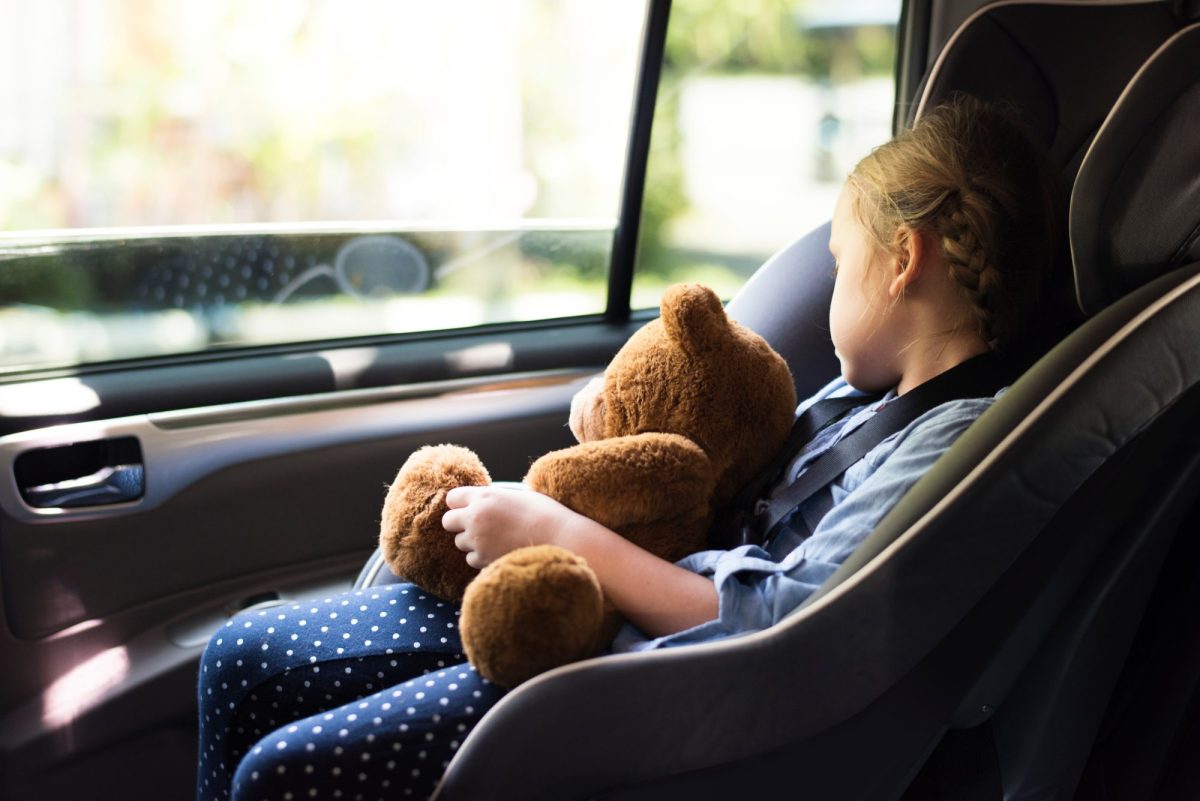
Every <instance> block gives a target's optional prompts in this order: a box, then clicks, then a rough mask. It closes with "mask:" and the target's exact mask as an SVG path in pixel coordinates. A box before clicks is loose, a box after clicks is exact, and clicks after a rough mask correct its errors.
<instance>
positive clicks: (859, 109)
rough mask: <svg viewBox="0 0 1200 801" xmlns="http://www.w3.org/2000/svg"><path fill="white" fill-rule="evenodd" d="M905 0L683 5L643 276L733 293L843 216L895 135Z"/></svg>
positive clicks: (666, 76) (687, 1) (642, 244)
mask: <svg viewBox="0 0 1200 801" xmlns="http://www.w3.org/2000/svg"><path fill="white" fill-rule="evenodd" d="M899 15H900V2H899V0H838V2H829V1H828V0H743V1H742V2H738V3H724V2H715V1H714V0H674V2H673V3H672V7H671V19H670V23H669V26H668V29H667V42H666V52H665V55H664V61H663V75H662V80H661V82H660V85H659V91H658V100H657V106H656V108H655V116H654V127H653V131H652V133H651V145H650V157H649V161H648V163H647V168H646V169H647V175H646V194H645V199H644V209H643V213H642V223H641V231H640V235H639V239H640V241H639V247H638V264H637V272H636V274H635V276H634V295H633V299H632V301H633V305H634V307H635V308H644V307H652V306H655V305H657V304H658V300H659V297H660V296H661V294H662V290H663V288H664V287H666V286H667V285H668V284H670V283H674V282H676V281H680V280H698V281H702V282H704V283H708V284H710V285H711V286H713V287H714V288H715V289H717V291H718V292H720V293H721V294H722V295H723V296H724V297H726V298H728V297H731V296H732V295H733V294H734V292H735V291H736V290H737V289H738V287H740V286H741V284H742V283H743V282H744V281H745V280H746V278H748V277H749V275H750V274H751V273H752V272H754V270H755V269H757V268H758V267H759V266H760V265H761V264H762V263H763V262H764V261H765V260H766V259H767V258H768V257H769V256H770V255H771V254H772V253H774V252H775V251H776V250H779V249H780V248H782V247H783V246H785V245H787V244H788V243H790V242H791V241H792V240H794V239H796V238H798V237H799V236H801V235H802V234H804V233H805V232H806V231H808V230H810V229H811V228H813V227H815V226H816V225H819V224H821V223H823V222H825V221H826V220H828V219H829V218H830V217H831V216H832V215H833V207H834V203H835V201H836V199H837V195H838V192H839V191H840V189H841V184H842V181H843V180H844V179H845V176H846V175H847V174H848V173H849V171H850V170H851V169H852V168H853V166H854V164H855V163H856V162H857V161H858V159H860V158H861V157H862V156H864V155H866V153H867V152H868V151H869V150H870V148H871V147H873V146H875V145H877V144H880V143H881V142H884V141H886V140H887V139H888V138H889V137H890V136H891V123H892V108H893V104H894V78H893V63H894V61H895V36H896V24H897V21H898V19H899Z"/></svg>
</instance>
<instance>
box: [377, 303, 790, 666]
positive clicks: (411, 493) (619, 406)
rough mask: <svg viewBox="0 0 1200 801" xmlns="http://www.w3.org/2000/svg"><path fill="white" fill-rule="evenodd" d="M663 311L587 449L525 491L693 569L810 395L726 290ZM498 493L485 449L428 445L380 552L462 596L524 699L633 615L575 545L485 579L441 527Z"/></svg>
mask: <svg viewBox="0 0 1200 801" xmlns="http://www.w3.org/2000/svg"><path fill="white" fill-rule="evenodd" d="M661 312H662V314H661V317H660V318H659V319H658V320H655V321H653V322H650V323H648V324H647V325H646V326H644V327H643V328H642V329H640V330H639V331H638V332H637V333H635V334H634V335H633V336H632V337H630V339H629V341H628V342H627V343H626V344H625V346H624V347H622V348H621V350H620V351H619V352H618V353H617V355H616V356H615V357H614V358H613V361H612V363H611V364H610V365H609V367H608V369H607V370H606V371H605V373H604V378H603V383H602V385H599V384H596V385H589V388H588V389H585V390H584V391H583V392H581V393H580V395H579V396H577V397H576V399H575V401H574V402H573V403H572V414H571V429H572V431H573V432H574V433H575V435H576V437H577V438H578V439H579V440H580V444H579V445H576V446H573V447H570V448H565V449H563V450H560V451H555V452H553V453H549V454H546V455H545V456H543V457H542V458H540V459H538V460H537V461H536V462H534V464H533V466H532V467H531V468H530V470H529V473H528V474H527V475H526V476H525V483H526V484H527V485H528V486H529V487H530V488H531V489H533V490H536V491H538V492H541V493H544V494H546V495H549V496H550V497H552V498H555V499H556V500H558V501H559V502H560V503H562V504H563V505H565V506H567V507H568V508H570V509H573V510H575V511H577V512H579V513H581V514H583V515H586V516H587V517H590V518H592V519H594V520H596V521H598V522H600V523H602V524H604V525H605V526H607V527H609V528H611V529H613V530H614V531H616V532H618V533H620V534H622V535H623V536H625V537H627V538H629V539H630V540H632V541H634V542H636V543H638V544H639V545H641V546H642V547H643V548H646V549H647V550H649V551H651V552H652V553H655V554H657V555H659V556H661V557H663V558H665V559H669V560H677V559H679V558H681V557H683V556H685V555H687V554H689V553H692V552H695V551H698V550H702V549H703V548H705V547H706V532H707V529H708V526H709V524H710V523H711V521H712V516H713V514H714V512H716V511H717V510H718V509H720V508H721V507H722V506H724V505H726V504H728V503H729V501H730V500H732V498H733V497H734V495H735V494H736V493H737V491H738V489H739V488H740V487H741V486H742V485H743V484H744V483H745V482H747V481H748V480H749V479H750V478H752V477H753V476H754V475H756V474H757V473H758V472H759V471H760V470H762V469H763V468H764V467H765V466H766V464H767V463H768V462H769V461H770V459H771V457H773V456H774V455H775V453H776V452H777V451H778V450H779V448H780V447H781V446H782V445H783V443H784V441H785V440H786V439H787V435H788V432H789V430H790V429H791V423H792V417H793V413H794V410H795V406H796V394H795V389H794V387H793V384H792V377H791V373H790V372H789V371H788V368H787V365H786V363H785V362H784V361H783V359H782V358H781V357H780V356H779V355H778V354H777V353H775V351H773V350H772V349H771V348H770V346H769V345H767V343H766V342H765V341H764V340H763V339H762V338H761V337H759V336H758V335H757V334H754V333H753V332H751V331H749V330H747V329H745V328H743V327H742V326H740V325H738V324H737V323H735V322H733V321H731V320H729V318H728V317H727V316H726V315H725V310H724V307H723V306H722V305H721V301H720V299H719V298H718V297H717V296H716V295H715V294H714V293H713V292H712V291H711V290H709V289H707V288H705V287H701V286H697V285H682V286H676V287H672V288H670V289H669V290H668V291H667V292H666V294H665V295H664V296H663V300H662V304H661ZM488 482H489V479H488V474H487V470H486V469H485V468H484V466H483V464H482V463H481V462H480V460H479V459H478V457H476V456H475V454H474V453H472V452H471V451H469V450H466V449H465V448H459V447H456V446H451V445H439V446H435V447H431V448H422V449H421V450H419V451H417V452H416V453H414V454H413V455H412V456H411V457H409V459H408V461H407V462H406V463H405V464H404V466H403V467H402V468H401V469H400V472H399V474H398V475H397V476H396V481H395V483H394V484H393V485H392V488H391V490H390V491H389V493H388V497H387V501H386V502H385V505H384V513H383V525H382V528H381V532H380V543H381V545H382V547H383V552H384V556H385V558H386V559H387V562H388V564H389V566H390V567H391V568H392V570H393V571H395V572H396V574H397V575H400V576H403V577H404V578H406V579H408V580H409V581H413V582H415V583H416V584H418V585H420V586H421V587H424V588H425V589H427V590H429V591H430V592H433V593H434V594H436V595H438V596H440V597H443V598H447V599H450V600H453V601H459V600H460V599H461V600H462V602H463V613H462V620H461V633H462V637H463V645H464V648H465V649H466V652H467V656H468V658H469V659H470V660H471V662H472V664H474V665H475V667H476V668H477V669H478V670H479V671H480V672H481V673H482V674H483V675H484V676H486V677H487V678H488V679H489V680H491V681H493V682H495V683H497V684H500V685H501V686H505V687H512V686H515V685H517V684H519V683H521V682H522V681H525V680H526V679H528V678H530V677H532V676H534V675H537V674H538V673H541V672H543V671H545V670H548V669H550V668H552V667H556V666H558V665H561V664H565V663H567V662H571V661H575V660H578V659H582V658H585V657H587V656H591V655H594V654H596V653H598V652H599V651H600V650H601V649H602V648H603V647H604V645H605V643H606V642H607V641H608V640H610V639H611V637H612V635H613V634H614V633H615V631H616V628H617V627H618V625H619V623H620V618H619V617H618V616H617V615H616V613H615V612H614V611H613V610H612V609H611V607H610V605H608V604H607V603H606V602H605V600H604V598H603V594H602V592H601V590H600V585H599V582H598V581H597V579H596V577H595V575H594V574H593V573H592V571H591V570H590V569H589V568H588V567H587V564H586V563H585V562H584V561H583V560H582V559H580V558H579V557H578V556H575V555H574V554H571V553H569V552H567V551H564V550H562V549H560V548H554V547H551V546H534V547H530V548H521V549H518V550H516V551H513V552H512V553H510V554H508V555H506V556H505V557H503V558H502V559H499V560H497V561H496V562H494V563H492V564H491V565H489V566H488V567H487V568H486V569H485V570H484V571H482V572H481V573H479V572H478V571H475V570H473V569H471V568H469V567H467V566H466V562H465V560H464V558H463V554H462V553H460V552H458V551H457V550H456V549H455V548H454V544H453V535H450V534H448V533H447V532H446V531H445V530H443V529H442V528H441V523H440V521H441V516H442V514H444V513H445V511H446V506H445V494H446V492H447V491H448V490H449V489H450V488H451V487H454V486H462V485H468V484H469V485H476V486H479V485H486V484H487V483H488ZM477 574H478V577H477V578H476V575H477ZM464 592H465V596H464Z"/></svg>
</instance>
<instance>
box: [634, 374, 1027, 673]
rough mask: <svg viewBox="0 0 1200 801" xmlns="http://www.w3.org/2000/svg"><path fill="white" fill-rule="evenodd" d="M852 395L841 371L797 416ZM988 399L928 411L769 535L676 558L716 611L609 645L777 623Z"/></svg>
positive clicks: (845, 421)
mask: <svg viewBox="0 0 1200 801" xmlns="http://www.w3.org/2000/svg"><path fill="white" fill-rule="evenodd" d="M1001 392H1003V390H1001ZM854 394H856V390H854V389H853V388H852V387H850V385H849V384H847V383H846V381H845V380H844V379H842V378H837V379H835V380H834V381H832V382H830V383H829V384H828V385H826V386H825V387H824V388H823V389H822V390H821V391H820V392H818V393H817V394H816V395H813V396H812V397H811V398H809V399H808V400H806V401H804V403H801V404H800V406H799V407H797V410H796V413H797V415H799V414H801V413H803V412H804V411H805V410H806V409H807V408H808V407H809V406H811V405H812V404H814V403H816V402H817V401H819V400H824V399H825V398H836V397H845V396H853V395H854ZM999 394H1000V393H997V396H998V395H999ZM894 397H895V393H894V392H890V393H888V394H887V395H886V396H885V397H884V398H883V399H882V400H880V401H877V402H875V403H867V404H864V405H863V406H862V407H859V408H857V409H854V410H853V411H851V412H850V413H849V414H847V415H846V416H845V417H844V418H842V420H841V421H839V422H838V423H835V424H833V425H831V426H828V427H826V428H825V429H823V430H822V431H820V432H819V433H818V434H817V435H816V436H815V437H813V439H812V440H811V441H810V442H809V443H808V444H807V445H806V446H805V447H804V448H802V449H801V451H800V453H799V454H798V455H797V456H796V457H795V458H794V459H793V460H792V462H791V464H790V465H788V469H787V470H786V471H785V472H784V477H783V479H782V480H783V481H787V482H788V483H790V482H792V481H794V480H795V479H796V477H797V476H799V475H800V474H802V473H803V472H804V470H805V469H807V467H808V466H809V465H810V464H811V463H812V462H813V461H814V460H815V459H817V458H818V457H819V456H820V455H821V454H823V453H825V451H827V450H829V449H830V448H832V447H833V446H834V445H835V444H836V443H837V442H838V441H839V440H840V439H842V438H843V437H845V436H846V435H847V434H849V433H850V432H852V431H854V430H855V429H856V428H858V427H859V426H861V425H862V424H863V423H865V422H866V421H867V420H869V419H870V418H871V416H872V415H874V414H875V413H876V412H877V411H878V410H879V409H881V408H882V407H883V406H884V405H886V404H887V403H888V402H889V401H891V400H892V399H893V398H894ZM994 401H995V398H976V399H967V400H954V401H949V402H947V403H943V404H941V405H940V406H936V407H934V408H933V409H930V410H929V411H928V412H926V413H925V414H923V415H921V416H920V417H918V418H917V419H916V420H914V421H913V422H912V423H910V424H909V425H908V426H906V427H905V428H903V429H902V430H900V431H898V432H896V433H895V434H892V435H891V436H889V437H887V438H886V439H885V440H883V441H882V442H880V443H879V444H878V445H876V446H875V447H874V448H872V449H871V450H870V451H868V452H867V454H866V456H864V457H863V458H862V459H860V460H859V461H858V462H855V463H854V464H853V465H851V466H850V467H849V468H847V469H846V472H845V473H843V474H842V475H841V476H840V477H839V478H837V479H835V480H834V481H833V482H831V483H830V484H829V486H827V487H825V488H824V489H823V490H821V491H820V492H817V493H816V494H815V495H813V496H812V497H811V498H809V499H808V500H807V501H805V502H804V503H802V504H801V505H800V507H799V508H798V509H796V511H794V512H793V513H792V514H791V516H790V517H788V518H787V519H786V520H785V521H784V525H783V526H782V527H781V528H780V530H779V531H778V533H776V535H775V536H774V537H773V538H772V539H771V541H770V542H768V543H766V544H764V545H762V546H759V545H743V546H740V547H738V548H734V549H732V550H728V551H723V550H722V551H702V552H700V553H696V554H692V555H691V556H688V557H685V558H684V559H682V560H680V561H679V562H678V564H679V565H680V566H681V567H684V568H687V569H688V570H691V571H693V572H695V573H699V574H700V575H702V576H709V577H711V578H712V580H713V583H714V584H715V585H716V588H717V596H718V600H719V612H718V617H717V618H716V619H715V620H710V621H708V622H706V623H701V624H700V625H699V626H695V627H693V628H690V629H686V630H685V631H681V632H677V633H675V634H669V635H667V636H664V637H657V638H653V639H651V638H648V637H646V635H644V634H642V633H641V632H640V631H639V630H638V629H636V628H635V627H634V626H632V625H631V624H626V625H625V626H624V627H623V628H622V629H621V631H620V633H619V634H618V635H617V638H616V640H614V641H613V650H614V651H616V652H622V651H642V650H648V649H651V648H661V647H665V646H671V645H685V644H689V643H697V642H706V641H708V640H715V639H720V638H722V637H729V636H733V635H736V634H744V633H748V632H752V631H760V630H762V629H765V628H767V627H768V626H770V625H772V624H774V623H778V622H779V621H780V620H782V619H783V618H784V617H786V616H787V615H788V613H790V612H792V611H793V610H794V609H796V608H797V607H798V606H800V604H802V603H803V602H804V600H805V599H806V598H808V596H809V595H811V594H812V593H813V591H814V590H816V589H817V587H819V586H821V584H822V583H823V582H824V581H825V580H826V579H827V578H829V576H830V575H832V574H833V572H834V571H835V570H837V568H838V566H839V565H841V564H842V562H844V561H845V560H846V558H847V557H848V556H849V555H850V554H851V553H852V552H853V551H854V549H855V548H857V547H858V545H859V544H860V543H861V542H862V541H863V540H864V539H866V537H867V535H868V534H870V533H871V531H872V530H873V529H874V528H875V526H876V524H877V523H879V521H880V520H882V519H883V517H884V515H886V514H887V513H888V512H889V511H890V510H891V508H892V507H893V506H895V505H896V502H897V501H899V500H900V498H901V496H903V495H904V493H905V492H907V491H908V489H909V488H910V487H911V486H912V485H913V484H915V483H916V482H917V479H919V478H920V477H921V476H922V475H924V474H925V473H926V472H927V471H928V470H929V469H930V467H932V466H933V463H934V462H935V461H937V459H938V458H939V457H940V456H941V455H942V454H943V453H945V452H946V449H947V448H949V447H950V446H951V445H952V444H953V443H954V440H956V439H957V438H958V436H959V435H960V434H961V433H962V432H963V431H965V430H966V429H967V426H969V425H971V423H973V422H974V421H975V419H976V418H977V417H979V415H981V414H983V412H984V411H986V410H987V408H988V407H989V406H991V404H992V403H993V402H994Z"/></svg>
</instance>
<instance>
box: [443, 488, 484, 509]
mask: <svg viewBox="0 0 1200 801" xmlns="http://www.w3.org/2000/svg"><path fill="white" fill-rule="evenodd" d="M485 489H487V487H469V486H468V487H455V488H454V489H452V490H450V491H449V492H447V493H446V505H447V506H449V507H450V508H451V509H461V508H462V507H464V506H466V505H467V504H468V503H470V502H471V498H472V497H473V496H474V495H475V493H477V492H480V491H481V490H485Z"/></svg>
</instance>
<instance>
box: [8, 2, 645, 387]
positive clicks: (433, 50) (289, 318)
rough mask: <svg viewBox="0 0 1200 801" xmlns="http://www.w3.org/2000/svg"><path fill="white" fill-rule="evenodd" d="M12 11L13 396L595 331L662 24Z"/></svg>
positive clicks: (147, 6)
mask: <svg viewBox="0 0 1200 801" xmlns="http://www.w3.org/2000/svg"><path fill="white" fill-rule="evenodd" d="M0 15H2V17H3V19H4V21H5V23H4V25H3V26H0V104H2V107H3V109H4V114H0V372H3V371H12V370H20V369H28V368H37V367H46V366H52V365H63V364H68V365H69V364H80V363H89V362H97V361H105V360H111V359H122V358H130V357H140V356H148V355H155V354H174V353H182V352H195V351H204V350H209V349H214V348H223V347H230V346H245V345H257V344H271V343H281V342H294V341H307V340H315V339H325V338H330V337H350V336H360V335H371V334H382V333H391V332H405V331H416V330H427V329H443V328H452V327H459V326H470V325H478V324H482V323H489V322H498V321H510V320H529V319H540V318H551V317H561V316H567V315H576V314H589V313H596V312H600V311H602V310H603V306H604V302H605V292H606V289H605V283H606V277H607V276H606V273H607V267H608V261H609V251H610V249H611V242H612V233H613V229H614V227H615V220H616V217H617V214H618V207H619V198H620V187H621V182H622V179H623V169H624V158H625V148H626V142H627V139H628V128H629V121H630V114H631V110H632V107H633V93H634V88H635V87H634V85H635V78H636V72H637V63H638V59H639V56H640V52H639V51H640V45H641V36H642V24H643V21H644V17H645V3H644V2H641V1H638V0H617V1H616V2H614V0H506V2H503V3H496V2H493V0H446V1H445V2H428V0H308V2H302V1H301V0H289V2H276V1H275V0H207V1H206V2H195V3H192V2H178V0H87V2H78V0H0Z"/></svg>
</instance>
